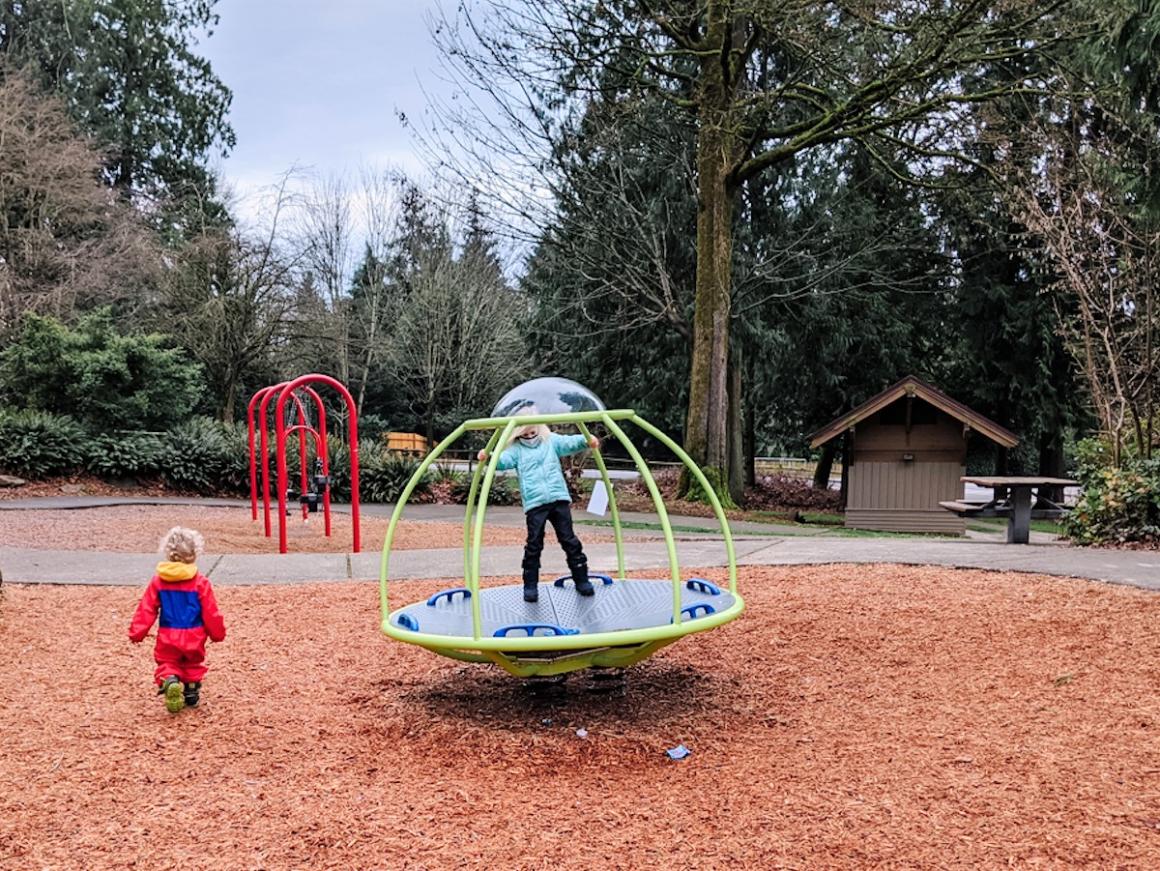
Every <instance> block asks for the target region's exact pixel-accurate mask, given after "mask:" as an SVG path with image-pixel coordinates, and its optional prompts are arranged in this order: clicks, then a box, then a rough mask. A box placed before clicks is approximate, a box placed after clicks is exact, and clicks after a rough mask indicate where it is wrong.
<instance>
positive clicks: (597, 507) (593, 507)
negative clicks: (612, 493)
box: [585, 481, 608, 517]
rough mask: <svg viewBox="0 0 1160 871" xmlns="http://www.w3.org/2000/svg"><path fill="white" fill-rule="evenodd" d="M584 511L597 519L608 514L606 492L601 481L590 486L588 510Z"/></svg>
mask: <svg viewBox="0 0 1160 871" xmlns="http://www.w3.org/2000/svg"><path fill="white" fill-rule="evenodd" d="M585 510H586V511H587V512H588V513H589V514H595V515H597V516H598V517H603V516H604V515H605V514H606V513H607V512H608V491H607V490H606V489H605V488H604V482H603V481H597V482H596V483H595V484H594V485H593V486H592V496H591V498H589V500H588V508H587V509H585Z"/></svg>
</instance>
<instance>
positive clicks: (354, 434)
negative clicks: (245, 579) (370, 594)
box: [261, 374, 361, 553]
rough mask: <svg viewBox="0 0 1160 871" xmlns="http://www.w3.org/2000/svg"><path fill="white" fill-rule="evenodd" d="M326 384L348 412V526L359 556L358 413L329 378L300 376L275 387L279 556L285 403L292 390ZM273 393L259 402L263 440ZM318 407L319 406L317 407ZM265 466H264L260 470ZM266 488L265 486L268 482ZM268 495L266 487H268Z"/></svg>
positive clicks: (283, 543) (281, 547)
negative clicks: (267, 410) (267, 407)
mask: <svg viewBox="0 0 1160 871" xmlns="http://www.w3.org/2000/svg"><path fill="white" fill-rule="evenodd" d="M315 383H318V384H325V385H326V386H328V387H330V388H331V389H332V390H334V391H335V392H336V393H338V394H339V395H340V396H341V397H342V399H343V401H344V402H345V403H346V408H347V442H348V444H349V445H350V515H351V524H352V525H353V542H352V546H353V550H354V552H355V553H359V552H360V550H361V547H360V544H361V537H360V534H359V532H360V530H359V492H358V489H359V487H358V471H359V470H358V409H357V408H356V406H355V402H354V397H353V396H351V394H350V391H349V390H347V389H346V386H345V385H344V384H343V383H342V382H341V381H338V380H336V379H334V378H331V377H330V376H329V375H319V374H313V375H301V376H299V377H298V378H295V379H294V380H293V381H289V382H286V383H284V384H281V385H278V386H277V387H275V388H274V389H275V390H279V388H280V390H279V393H278V404H277V407H276V409H275V415H274V430H275V434H276V438H277V445H276V448H275V454H276V459H277V463H278V550H279V552H280V553H286V477H287V471H286V401H287V400H288V399H290V398H291V397H292V396H293V394H294V391H295V390H298V389H299V388H305V387H306V385H308V384H315ZM272 393H273V391H271V393H270V394H268V395H267V396H266V397H263V399H262V400H261V415H262V436H263V441H264V440H265V434H266V427H265V408H266V404H267V403H268V401H269V397H270V395H272ZM320 404H321V403H320ZM264 459H265V451H263V460H264ZM264 468H265V464H264V463H263V469H264ZM267 485H268V482H267ZM267 495H268V486H267ZM269 516H270V515H269V509H268V508H267V512H266V519H267V522H269Z"/></svg>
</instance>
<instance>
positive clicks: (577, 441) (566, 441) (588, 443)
mask: <svg viewBox="0 0 1160 871" xmlns="http://www.w3.org/2000/svg"><path fill="white" fill-rule="evenodd" d="M552 447H554V448H555V449H556V456H558V457H568V456H571V455H572V454H578V453H580V452H581V451H582V450H584V449H585V448H592V450H596V449H597V448H598V447H600V440H599V439H598V438H596V436H587V437H585V436H582V435H570V436H566V435H556V434H553V435H552Z"/></svg>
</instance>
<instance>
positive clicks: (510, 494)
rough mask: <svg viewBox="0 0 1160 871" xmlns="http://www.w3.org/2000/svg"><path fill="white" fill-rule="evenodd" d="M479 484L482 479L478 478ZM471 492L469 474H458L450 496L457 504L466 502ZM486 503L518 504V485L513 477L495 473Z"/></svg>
mask: <svg viewBox="0 0 1160 871" xmlns="http://www.w3.org/2000/svg"><path fill="white" fill-rule="evenodd" d="M480 486H481V487H482V486H483V480H482V478H481V479H480ZM470 493H471V475H460V476H459V477H457V478H456V479H454V481H453V483H452V486H451V498H452V499H453V500H455V502H456V503H457V504H459V505H466V504H467V497H468V496H469V495H470ZM487 504H488V505H519V504H520V487H519V484H518V483H517V482H516V479H515V478H510V477H506V476H500V475H496V476H495V477H494V478H493V479H492V481H491V491H490V492H489V493H488V494H487Z"/></svg>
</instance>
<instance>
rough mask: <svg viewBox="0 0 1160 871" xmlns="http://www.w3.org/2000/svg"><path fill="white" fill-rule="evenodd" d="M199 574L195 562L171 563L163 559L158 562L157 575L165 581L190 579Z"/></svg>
mask: <svg viewBox="0 0 1160 871" xmlns="http://www.w3.org/2000/svg"><path fill="white" fill-rule="evenodd" d="M195 575H197V566H196V565H195V564H194V563H171V562H165V561H164V560H162V561H161V562H159V563H158V564H157V576H158V577H159V578H161V580H163V581H188V580H189V579H190V578H192V577H194V576H195Z"/></svg>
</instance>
